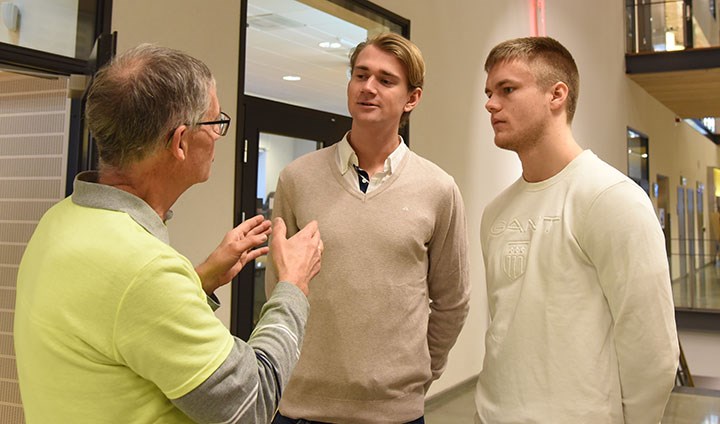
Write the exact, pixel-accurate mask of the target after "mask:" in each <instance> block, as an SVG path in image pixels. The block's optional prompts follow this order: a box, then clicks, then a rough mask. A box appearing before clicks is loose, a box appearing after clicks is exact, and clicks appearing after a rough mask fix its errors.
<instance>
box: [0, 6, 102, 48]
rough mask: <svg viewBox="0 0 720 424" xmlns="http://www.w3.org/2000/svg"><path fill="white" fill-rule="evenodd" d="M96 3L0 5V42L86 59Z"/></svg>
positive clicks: (93, 24) (91, 41)
mask: <svg viewBox="0 0 720 424" xmlns="http://www.w3.org/2000/svg"><path fill="white" fill-rule="evenodd" d="M97 3H98V2H97V1H89V0H35V1H15V2H2V3H0V16H2V17H3V19H0V42H2V43H7V44H13V45H16V46H20V47H27V48H30V49H34V50H40V51H44V52H48V53H54V54H59V55H62V56H68V57H74V58H77V59H83V60H87V59H88V57H89V56H90V52H91V50H92V47H93V44H94V42H95V17H96V15H97Z"/></svg>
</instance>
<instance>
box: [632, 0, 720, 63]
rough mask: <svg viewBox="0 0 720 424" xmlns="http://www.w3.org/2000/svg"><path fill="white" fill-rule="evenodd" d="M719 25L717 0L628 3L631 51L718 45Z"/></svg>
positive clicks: (719, 36) (655, 0)
mask: <svg viewBox="0 0 720 424" xmlns="http://www.w3.org/2000/svg"><path fill="white" fill-rule="evenodd" d="M688 26H692V28H689V27H688ZM719 27H720V24H719V23H718V20H717V16H716V11H715V0H712V1H709V2H708V1H702V2H691V1H688V0H626V2H625V32H626V34H625V39H626V43H627V46H626V47H627V52H628V53H637V52H650V51H673V50H683V49H685V48H686V47H693V48H698V47H712V46H718V45H720V31H718V28H719ZM686 37H687V38H688V39H687V40H686Z"/></svg>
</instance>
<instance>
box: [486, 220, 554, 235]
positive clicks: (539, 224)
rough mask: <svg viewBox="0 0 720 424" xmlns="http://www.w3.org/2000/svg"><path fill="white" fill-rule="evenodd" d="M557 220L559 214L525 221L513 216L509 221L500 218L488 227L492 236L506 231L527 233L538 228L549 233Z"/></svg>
mask: <svg viewBox="0 0 720 424" xmlns="http://www.w3.org/2000/svg"><path fill="white" fill-rule="evenodd" d="M557 222H560V217H559V216H540V217H537V218H528V219H527V221H526V220H520V219H518V218H514V219H512V220H510V221H502V220H500V221H496V222H495V223H494V224H493V226H492V228H491V229H490V234H491V235H493V236H499V235H500V234H502V233H504V232H506V231H512V232H517V233H527V232H530V231H539V230H540V231H542V232H544V233H549V232H550V230H552V228H553V226H554V225H555V223H557Z"/></svg>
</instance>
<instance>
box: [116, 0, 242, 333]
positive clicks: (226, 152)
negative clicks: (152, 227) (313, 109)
mask: <svg viewBox="0 0 720 424" xmlns="http://www.w3.org/2000/svg"><path fill="white" fill-rule="evenodd" d="M113 30H116V31H118V51H123V50H126V49H127V48H128V47H132V46H135V45H137V44H140V43H158V44H160V45H163V46H167V47H173V48H177V49H181V50H184V51H186V52H187V53H189V54H191V55H193V56H195V57H197V58H199V59H201V60H203V61H204V62H205V63H207V65H208V66H209V67H210V69H211V70H212V71H213V74H214V75H215V79H216V80H217V88H218V97H219V99H220V104H221V106H222V109H223V110H224V111H225V112H227V113H228V114H229V115H230V116H231V117H232V118H233V120H234V123H233V125H231V126H230V131H229V132H228V134H227V136H225V137H224V138H223V139H221V140H220V141H218V143H217V145H216V151H215V163H214V164H213V168H212V175H211V176H210V180H209V181H208V182H206V183H204V184H200V185H196V186H194V187H192V188H191V189H190V190H189V191H188V192H187V193H185V194H184V195H183V196H182V197H181V198H180V200H179V201H178V202H177V203H176V204H175V206H174V207H173V211H174V212H175V216H174V217H173V219H172V220H171V221H170V223H169V225H168V226H169V229H170V240H171V243H172V245H173V246H174V247H175V248H176V249H177V250H178V251H180V252H181V253H183V254H184V255H185V256H187V257H188V258H189V259H190V260H191V261H192V263H194V264H196V265H197V264H198V263H200V262H202V261H203V260H204V259H205V258H206V257H207V255H208V254H209V253H210V252H211V251H212V249H214V248H215V247H216V246H217V244H218V243H220V240H222V238H223V236H224V235H225V233H226V232H227V231H228V230H230V229H231V228H232V225H233V196H234V185H235V180H234V178H235V144H234V140H235V133H236V130H237V120H236V118H237V86H238V49H239V43H240V35H239V34H240V2H239V1H236V0H213V1H207V2H196V1H190V0H179V1H176V0H153V1H150V2H148V1H140V0H123V1H115V2H113ZM229 293H230V286H229V285H228V286H225V287H223V288H222V289H220V290H219V291H218V293H217V294H218V295H219V297H220V298H221V301H222V303H223V304H224V307H222V308H220V309H219V310H218V316H219V317H220V318H221V319H222V320H223V322H224V323H225V325H227V326H228V327H229V322H230V295H229Z"/></svg>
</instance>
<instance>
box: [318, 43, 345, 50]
mask: <svg viewBox="0 0 720 424" xmlns="http://www.w3.org/2000/svg"><path fill="white" fill-rule="evenodd" d="M318 46H320V47H322V48H323V49H339V48H340V47H342V44H340V43H339V42H337V41H323V42H321V43H319V44H318Z"/></svg>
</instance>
